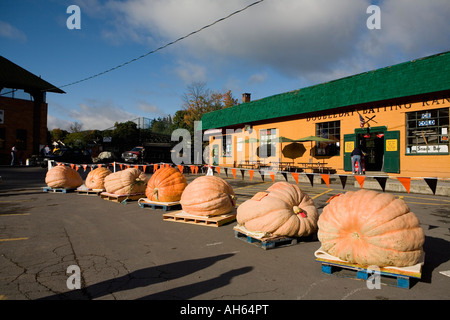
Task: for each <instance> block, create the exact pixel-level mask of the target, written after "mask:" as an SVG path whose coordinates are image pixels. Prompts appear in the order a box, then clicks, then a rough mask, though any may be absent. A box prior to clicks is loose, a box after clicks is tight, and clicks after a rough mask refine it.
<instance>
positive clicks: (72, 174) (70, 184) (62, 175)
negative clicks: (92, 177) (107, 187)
mask: <svg viewBox="0 0 450 320" xmlns="http://www.w3.org/2000/svg"><path fill="white" fill-rule="evenodd" d="M45 183H46V184H47V185H48V186H49V187H50V188H65V189H73V188H77V187H79V186H81V185H82V184H83V178H81V176H80V174H79V173H78V172H77V171H75V170H74V169H72V168H70V167H68V166H62V165H58V166H56V167H53V168H51V169H50V170H49V171H47V174H46V175H45Z"/></svg>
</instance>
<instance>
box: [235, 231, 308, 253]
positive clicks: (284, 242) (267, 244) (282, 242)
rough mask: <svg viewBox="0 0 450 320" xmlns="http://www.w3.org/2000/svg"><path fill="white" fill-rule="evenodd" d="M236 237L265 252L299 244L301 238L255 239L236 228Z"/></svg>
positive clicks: (266, 237)
mask: <svg viewBox="0 0 450 320" xmlns="http://www.w3.org/2000/svg"><path fill="white" fill-rule="evenodd" d="M233 229H234V236H235V238H237V239H240V240H243V241H245V242H247V243H251V244H253V245H255V246H256V247H260V248H262V249H264V250H268V249H274V248H278V247H284V246H292V245H294V244H297V243H298V240H299V238H295V237H283V236H264V237H262V238H260V237H255V236H252V235H250V234H249V233H246V232H245V231H242V230H241V229H239V228H236V227H234V228H233Z"/></svg>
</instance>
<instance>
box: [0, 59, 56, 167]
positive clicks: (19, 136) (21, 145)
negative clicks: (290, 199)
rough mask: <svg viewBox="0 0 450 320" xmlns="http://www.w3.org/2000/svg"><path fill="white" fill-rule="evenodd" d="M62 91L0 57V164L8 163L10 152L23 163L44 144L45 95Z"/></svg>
mask: <svg viewBox="0 0 450 320" xmlns="http://www.w3.org/2000/svg"><path fill="white" fill-rule="evenodd" d="M47 92H53V93H65V92H64V91H62V90H61V89H58V88H56V87H55V86H54V85H52V84H50V83H48V82H47V81H45V80H43V79H41V78H40V77H38V76H36V75H34V74H32V73H31V72H29V71H27V70H25V69H23V68H21V67H20V66H18V65H16V64H15V63H13V62H11V61H9V60H8V59H6V58H4V57H2V56H0V164H3V165H4V164H10V163H11V148H12V147H13V146H16V148H17V149H18V152H17V156H16V164H20V163H23V164H25V160H26V159H27V158H29V157H30V156H31V155H33V154H38V153H39V151H40V150H41V148H42V147H43V146H45V144H46V143H47V107H48V106H47V102H46V93H47Z"/></svg>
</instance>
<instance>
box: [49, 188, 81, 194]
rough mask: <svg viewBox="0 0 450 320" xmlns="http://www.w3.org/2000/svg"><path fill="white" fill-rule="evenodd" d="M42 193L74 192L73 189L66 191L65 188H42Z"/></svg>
mask: <svg viewBox="0 0 450 320" xmlns="http://www.w3.org/2000/svg"><path fill="white" fill-rule="evenodd" d="M42 189H43V191H44V192H59V193H69V192H73V191H75V188H73V189H66V188H51V187H43V188H42Z"/></svg>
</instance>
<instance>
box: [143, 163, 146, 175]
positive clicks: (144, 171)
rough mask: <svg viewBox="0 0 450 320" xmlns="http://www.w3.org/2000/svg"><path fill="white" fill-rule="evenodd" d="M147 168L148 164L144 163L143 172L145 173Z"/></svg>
mask: <svg viewBox="0 0 450 320" xmlns="http://www.w3.org/2000/svg"><path fill="white" fill-rule="evenodd" d="M145 169H147V165H146V164H144V165H143V166H142V172H144V173H145Z"/></svg>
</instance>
